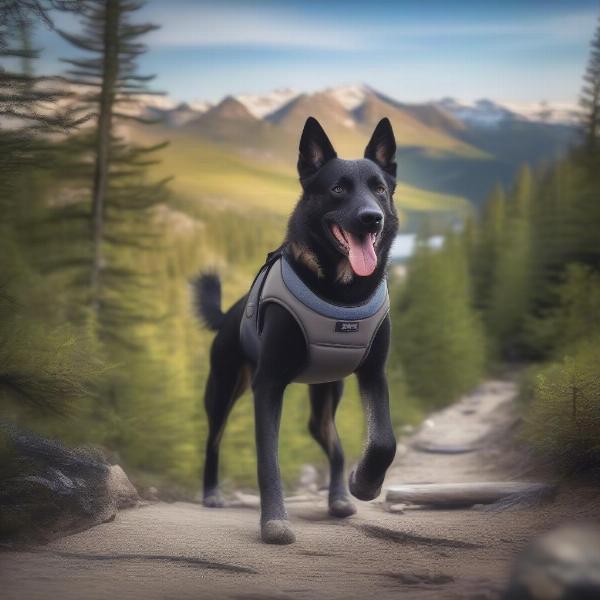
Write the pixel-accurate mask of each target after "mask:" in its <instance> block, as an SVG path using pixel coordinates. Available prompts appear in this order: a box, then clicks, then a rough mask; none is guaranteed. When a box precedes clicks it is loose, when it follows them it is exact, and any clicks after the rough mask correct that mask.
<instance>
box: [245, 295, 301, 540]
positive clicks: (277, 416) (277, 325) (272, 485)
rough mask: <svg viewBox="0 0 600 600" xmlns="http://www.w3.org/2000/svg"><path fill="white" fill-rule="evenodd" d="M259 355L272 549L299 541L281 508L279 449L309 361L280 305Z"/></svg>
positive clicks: (264, 504) (264, 525) (258, 418)
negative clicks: (288, 401)
mask: <svg viewBox="0 0 600 600" xmlns="http://www.w3.org/2000/svg"><path fill="white" fill-rule="evenodd" d="M264 323H265V324H264V328H263V331H262V341H261V353H260V357H259V360H258V365H257V367H256V373H255V375H254V379H253V382H252V389H253V391H254V413H255V425H256V454H257V463H258V464H257V466H258V485H259V488H260V504H261V520H260V521H261V522H260V524H261V537H262V539H263V541H264V542H266V543H268V544H291V543H292V542H294V541H295V539H296V538H295V535H294V532H293V531H292V528H291V526H290V523H289V521H288V520H287V512H286V510H285V506H284V503H283V490H282V486H281V476H280V473H279V461H278V458H277V456H278V443H279V424H280V421H281V408H282V403H283V393H284V391H285V388H286V386H287V385H288V384H289V383H290V382H291V381H293V379H294V378H295V377H296V375H297V374H298V373H299V372H300V370H301V369H302V367H303V365H304V362H305V360H306V344H305V341H304V336H303V334H302V331H301V330H300V328H299V327H298V325H297V323H296V321H295V320H294V319H293V317H292V316H291V315H290V314H289V313H288V312H287V311H286V310H285V309H284V308H282V307H281V306H279V305H277V304H269V305H267V308H266V311H265V316H264Z"/></svg>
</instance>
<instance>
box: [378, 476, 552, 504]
mask: <svg viewBox="0 0 600 600" xmlns="http://www.w3.org/2000/svg"><path fill="white" fill-rule="evenodd" d="M553 489H554V488H553V486H551V485H548V484H545V483H535V482H527V481H493V482H475V483H421V484H419V483H416V484H405V485H395V486H391V487H389V488H388V489H387V491H386V497H385V500H386V502H390V503H399V502H403V503H408V504H421V505H427V506H435V507H439V508H458V507H467V506H473V505H475V504H493V503H495V502H498V501H500V500H506V499H507V498H512V497H514V498H517V497H520V496H530V495H532V496H544V495H546V494H550V493H551V491H552V490H553Z"/></svg>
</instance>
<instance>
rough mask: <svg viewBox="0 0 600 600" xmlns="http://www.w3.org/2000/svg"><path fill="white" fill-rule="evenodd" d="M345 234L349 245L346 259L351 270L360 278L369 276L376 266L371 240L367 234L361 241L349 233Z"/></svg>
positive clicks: (375, 256)
mask: <svg viewBox="0 0 600 600" xmlns="http://www.w3.org/2000/svg"><path fill="white" fill-rule="evenodd" d="M345 233H346V238H347V240H348V243H349V244H350V252H349V253H348V258H349V260H350V266H351V267H352V270H353V271H354V272H355V273H356V274H357V275H360V276H361V277H366V276H367V275H370V274H371V273H372V272H373V271H374V270H375V267H376V266H377V255H376V254H375V248H373V239H372V238H371V236H370V235H369V234H367V235H365V236H364V238H363V239H362V241H361V239H360V238H358V237H357V236H355V235H352V234H351V233H350V232H349V231H346V232H345Z"/></svg>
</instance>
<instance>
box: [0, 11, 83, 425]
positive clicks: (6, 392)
mask: <svg viewBox="0 0 600 600" xmlns="http://www.w3.org/2000/svg"><path fill="white" fill-rule="evenodd" d="M76 5H77V3H76V2H68V1H62V0H19V1H16V0H2V1H1V2H0V61H1V63H0V119H1V123H2V126H3V127H0V212H1V213H2V218H1V219H0V257H1V259H0V262H1V270H0V355H1V356H0V398H1V399H2V402H0V405H2V407H3V415H2V416H3V417H4V418H7V417H8V418H11V419H13V420H17V421H18V420H19V419H20V418H21V417H22V416H23V415H24V414H25V413H27V412H28V411H31V409H33V413H34V414H35V413H38V412H44V411H47V410H49V409H52V410H54V411H59V410H64V409H65V406H66V405H67V404H69V402H70V401H71V400H78V401H80V400H81V399H82V398H83V397H85V396H86V395H87V393H86V389H85V388H86V383H88V381H89V379H90V378H91V377H92V375H93V372H94V367H93V365H94V360H95V359H94V356H93V355H92V353H91V352H89V348H85V349H84V343H83V341H82V339H81V336H80V335H79V333H80V332H77V331H75V330H74V329H73V328H72V327H71V326H70V325H69V324H65V323H64V322H63V321H62V320H61V319H60V318H58V313H59V310H57V306H58V305H59V304H60V301H58V299H57V298H56V292H57V289H56V288H54V287H53V286H52V284H51V283H50V282H49V281H47V280H46V278H44V277H43V276H41V274H40V273H39V272H38V271H37V269H36V268H35V265H34V263H33V261H32V260H31V248H30V241H31V229H32V227H31V226H32V224H33V223H34V222H35V221H36V220H38V219H40V218H41V214H42V213H43V212H44V198H43V193H42V186H41V185H40V182H41V180H43V179H45V178H47V177H48V173H49V170H50V168H51V167H53V166H54V165H55V164H56V162H57V160H58V157H59V156H60V154H61V143H60V139H62V136H63V134H65V133H67V132H68V131H70V130H72V129H73V128H74V127H75V126H76V125H77V124H78V123H79V122H80V121H78V120H77V119H75V118H74V117H73V114H72V112H71V111H69V110H68V109H67V108H65V107H64V106H63V107H59V105H58V103H59V101H64V100H65V99H67V98H68V96H69V94H68V93H67V92H65V91H64V90H61V89H60V86H59V82H58V81H57V80H56V79H55V78H52V77H41V76H36V74H35V68H34V66H35V61H36V59H37V58H38V57H39V50H38V49H36V48H34V47H33V45H32V43H31V30H32V28H33V27H34V25H35V23H36V21H38V20H42V21H43V22H44V23H45V24H46V25H47V26H50V27H52V25H53V22H52V20H51V11H52V10H73V9H75V8H77V6H76ZM49 134H52V137H50V135H49ZM49 297H53V298H55V302H53V303H49V302H48V298H49ZM5 401H6V402H5Z"/></svg>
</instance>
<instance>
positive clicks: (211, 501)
mask: <svg viewBox="0 0 600 600" xmlns="http://www.w3.org/2000/svg"><path fill="white" fill-rule="evenodd" d="M202 504H204V506H206V508H223V507H224V506H225V498H223V494H221V492H220V491H219V490H213V491H212V492H207V493H206V494H205V495H204V498H203V499H202Z"/></svg>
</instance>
